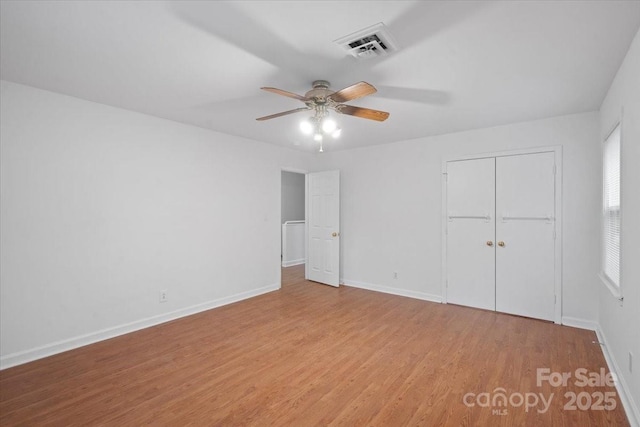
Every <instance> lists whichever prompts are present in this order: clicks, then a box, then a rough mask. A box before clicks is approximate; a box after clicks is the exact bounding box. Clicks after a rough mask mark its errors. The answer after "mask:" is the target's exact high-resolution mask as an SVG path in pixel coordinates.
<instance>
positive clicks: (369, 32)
mask: <svg viewBox="0 0 640 427" xmlns="http://www.w3.org/2000/svg"><path fill="white" fill-rule="evenodd" d="M334 43H337V44H339V45H340V46H341V47H342V48H343V49H344V50H346V51H347V52H348V53H349V55H351V56H353V57H354V58H357V59H368V58H374V57H377V56H385V55H388V54H389V52H392V51H394V50H398V48H397V46H396V43H395V41H394V40H393V37H391V34H390V33H389V30H388V29H387V27H386V26H385V25H384V24H383V23H382V22H380V23H379V24H376V25H373V26H371V27H367V28H365V29H364V30H360V31H358V32H356V33H353V34H349V35H348V36H345V37H342V38H339V39H338V40H335V41H334Z"/></svg>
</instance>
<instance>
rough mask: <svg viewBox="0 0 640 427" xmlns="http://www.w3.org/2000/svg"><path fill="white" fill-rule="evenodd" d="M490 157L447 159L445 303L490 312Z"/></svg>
mask: <svg viewBox="0 0 640 427" xmlns="http://www.w3.org/2000/svg"><path fill="white" fill-rule="evenodd" d="M494 211H495V158H487V159H473V160H461V161H454V162H448V163H447V214H446V215H447V218H446V224H447V225H446V227H447V228H446V233H447V254H446V258H447V267H446V268H447V291H446V292H447V294H446V299H447V302H449V303H453V304H461V305H466V306H470V307H478V308H484V309H487V310H495V250H494V248H495V246H494V243H495V242H494V236H495V219H494Z"/></svg>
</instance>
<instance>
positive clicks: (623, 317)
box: [595, 33, 640, 422]
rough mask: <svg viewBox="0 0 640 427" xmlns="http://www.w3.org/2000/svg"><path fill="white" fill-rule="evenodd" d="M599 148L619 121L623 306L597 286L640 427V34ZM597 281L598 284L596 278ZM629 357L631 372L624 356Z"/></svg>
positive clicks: (619, 79) (610, 347)
mask: <svg viewBox="0 0 640 427" xmlns="http://www.w3.org/2000/svg"><path fill="white" fill-rule="evenodd" d="M600 115H601V121H600V123H601V127H600V138H599V141H597V142H596V145H597V147H598V148H597V149H598V150H601V143H602V141H604V138H605V137H606V133H607V132H608V130H610V129H611V128H612V126H614V125H615V124H616V123H617V122H618V121H619V120H620V119H622V175H621V185H622V200H621V210H622V216H621V218H622V224H621V225H622V238H621V241H622V254H621V255H622V260H621V267H622V272H621V281H622V292H623V297H624V301H623V303H622V304H620V303H619V302H618V301H617V300H616V299H615V298H614V297H613V296H612V294H611V293H610V292H609V290H608V289H607V288H606V287H605V286H604V285H603V284H602V283H598V291H599V294H598V296H599V298H598V301H599V309H600V313H599V315H600V319H599V320H600V327H601V328H602V334H603V336H604V339H605V342H606V346H607V348H606V349H607V351H608V352H609V355H610V356H611V358H612V359H613V361H614V363H615V365H616V366H617V368H616V370H617V371H618V375H619V376H620V377H621V380H622V381H623V382H624V385H625V386H626V387H627V388H628V394H629V396H630V397H631V399H630V400H632V401H631V402H630V406H632V407H633V411H634V414H635V418H636V420H637V422H640V411H639V406H640V33H638V34H636V37H635V39H634V40H633V43H632V45H631V47H630V49H629V53H628V54H627V57H626V58H625V60H624V62H623V64H622V66H621V67H620V70H619V71H618V74H617V75H616V78H615V80H614V81H613V84H612V85H611V88H610V89H609V93H608V94H607V96H606V98H605V100H604V102H603V103H602V106H601V108H600ZM595 281H597V282H599V281H598V280H597V279H595ZM629 352H632V353H633V356H634V360H633V373H631V372H629V368H628V358H629V356H628V354H629Z"/></svg>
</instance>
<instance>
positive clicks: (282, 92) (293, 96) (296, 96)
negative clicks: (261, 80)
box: [260, 87, 309, 102]
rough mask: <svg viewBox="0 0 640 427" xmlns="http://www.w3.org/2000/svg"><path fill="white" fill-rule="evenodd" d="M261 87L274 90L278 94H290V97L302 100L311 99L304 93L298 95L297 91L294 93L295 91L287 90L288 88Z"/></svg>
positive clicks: (268, 90)
mask: <svg viewBox="0 0 640 427" xmlns="http://www.w3.org/2000/svg"><path fill="white" fill-rule="evenodd" d="M260 89H262V90H266V91H267V92H273V93H275V94H278V95H282V96H288V97H289V98H293V99H297V100H299V101H302V102H306V101H309V99H308V98H305V97H304V96H302V95H298V94H297V93H293V92H287V91H286V90H282V89H278V88H275V87H261V88H260Z"/></svg>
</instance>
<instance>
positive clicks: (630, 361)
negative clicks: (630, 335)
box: [629, 352, 633, 372]
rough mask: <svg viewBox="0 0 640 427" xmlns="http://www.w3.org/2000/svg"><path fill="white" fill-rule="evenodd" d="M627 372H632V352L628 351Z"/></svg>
mask: <svg viewBox="0 0 640 427" xmlns="http://www.w3.org/2000/svg"><path fill="white" fill-rule="evenodd" d="M629 372H633V353H631V352H629Z"/></svg>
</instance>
